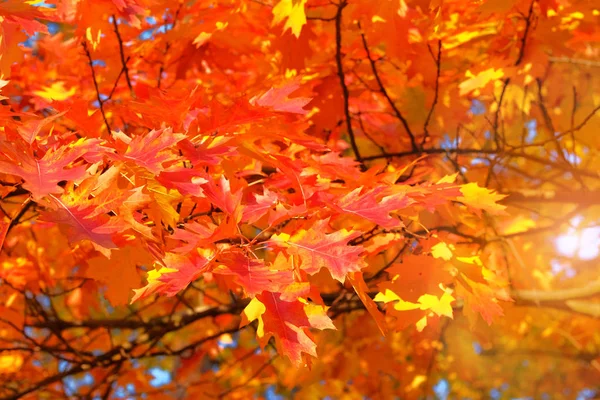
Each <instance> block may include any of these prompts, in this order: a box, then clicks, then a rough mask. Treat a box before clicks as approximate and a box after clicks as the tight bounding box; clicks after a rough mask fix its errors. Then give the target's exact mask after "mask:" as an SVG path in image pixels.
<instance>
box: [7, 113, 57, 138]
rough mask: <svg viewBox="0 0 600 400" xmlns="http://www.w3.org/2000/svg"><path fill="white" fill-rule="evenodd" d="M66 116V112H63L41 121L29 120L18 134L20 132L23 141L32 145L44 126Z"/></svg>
mask: <svg viewBox="0 0 600 400" xmlns="http://www.w3.org/2000/svg"><path fill="white" fill-rule="evenodd" d="M65 114H66V111H63V112H60V113H57V114H54V115H52V116H50V117H47V118H44V119H41V120H28V121H26V122H24V123H23V125H21V126H19V127H17V132H19V135H21V137H22V138H23V140H25V141H26V142H27V143H29V144H32V143H33V142H34V140H35V138H36V136H37V135H39V133H40V132H41V130H42V129H43V128H44V126H46V125H47V124H49V123H51V122H52V121H54V120H55V119H57V118H60V117H62V116H63V115H65Z"/></svg>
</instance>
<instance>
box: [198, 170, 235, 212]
mask: <svg viewBox="0 0 600 400" xmlns="http://www.w3.org/2000/svg"><path fill="white" fill-rule="evenodd" d="M202 188H203V189H204V193H205V195H206V197H207V198H208V199H209V200H210V201H211V203H213V204H214V205H215V206H217V207H219V208H220V209H221V210H223V211H225V212H226V213H228V214H229V215H231V216H233V217H234V219H235V220H236V221H239V220H240V218H241V216H242V214H241V207H240V205H241V201H242V195H243V192H242V191H241V190H238V191H237V192H235V193H232V192H231V185H230V183H229V180H227V178H225V176H221V178H220V179H219V180H218V181H213V180H212V179H211V180H209V181H208V182H207V183H204V184H203V185H202Z"/></svg>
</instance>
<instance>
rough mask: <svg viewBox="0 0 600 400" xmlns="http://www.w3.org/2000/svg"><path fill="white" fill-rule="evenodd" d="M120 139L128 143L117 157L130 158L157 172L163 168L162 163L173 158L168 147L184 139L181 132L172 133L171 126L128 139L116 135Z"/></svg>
mask: <svg viewBox="0 0 600 400" xmlns="http://www.w3.org/2000/svg"><path fill="white" fill-rule="evenodd" d="M118 138H119V139H120V140H121V141H125V143H126V144H127V145H128V147H127V149H126V150H125V152H124V153H123V154H122V155H119V156H118V158H120V159H122V160H130V161H133V162H135V163H136V164H137V165H139V166H141V167H144V168H146V169H148V170H149V171H151V172H153V173H155V174H158V173H160V172H161V171H162V170H163V163H165V162H167V161H170V160H173V159H175V155H174V154H173V153H172V152H170V151H169V150H168V149H169V147H171V146H173V145H175V144H177V143H178V142H180V141H181V140H183V139H185V135H183V134H181V133H173V130H172V129H171V128H164V129H158V130H153V131H151V132H149V133H147V134H146V135H143V136H136V137H135V138H133V139H130V138H128V137H126V136H124V135H118Z"/></svg>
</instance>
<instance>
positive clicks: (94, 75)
mask: <svg viewBox="0 0 600 400" xmlns="http://www.w3.org/2000/svg"><path fill="white" fill-rule="evenodd" d="M81 44H82V45H83V49H84V50H85V54H86V56H87V59H88V64H89V66H90V69H91V70H92V80H93V81H94V88H95V89H96V99H97V100H98V104H99V106H100V113H101V114H102V119H104V125H106V130H107V131H108V136H110V133H111V132H112V130H111V129H110V124H109V123H108V119H107V118H106V113H105V112H104V102H103V101H102V98H101V97H100V88H98V81H97V80H96V71H95V70H94V60H92V55H91V54H90V50H89V49H88V46H87V42H85V41H83V42H81Z"/></svg>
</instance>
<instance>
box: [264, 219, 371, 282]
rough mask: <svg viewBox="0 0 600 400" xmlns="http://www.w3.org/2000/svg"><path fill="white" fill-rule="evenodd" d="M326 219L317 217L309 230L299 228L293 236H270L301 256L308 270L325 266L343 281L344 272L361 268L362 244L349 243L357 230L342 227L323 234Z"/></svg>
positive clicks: (304, 266)
mask: <svg viewBox="0 0 600 400" xmlns="http://www.w3.org/2000/svg"><path fill="white" fill-rule="evenodd" d="M328 224H329V221H328V220H323V221H319V222H317V223H315V224H314V226H313V227H312V229H311V230H309V231H307V230H304V229H301V230H299V231H298V232H296V233H295V234H294V235H293V236H291V237H290V236H289V235H288V234H285V233H283V234H277V235H274V236H273V237H272V239H271V240H272V242H273V243H274V244H277V245H280V246H284V247H287V248H288V252H290V253H291V254H297V255H298V256H299V257H300V260H301V268H302V269H303V270H304V271H306V272H307V273H309V274H316V273H317V272H319V271H320V270H321V268H326V269H327V270H328V271H329V272H330V273H331V276H332V277H333V278H334V279H337V280H338V281H340V282H342V283H343V282H344V279H345V277H346V274H348V273H350V272H357V271H360V270H361V269H362V268H363V267H364V266H365V264H364V261H363V260H362V259H361V257H360V255H361V253H362V252H363V248H362V247H361V246H350V245H348V242H349V241H350V240H352V239H354V238H356V237H358V236H360V232H349V231H347V230H345V229H342V230H339V231H337V232H334V233H330V234H325V233H324V232H323V231H324V230H325V229H326V226H327V225H328Z"/></svg>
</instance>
